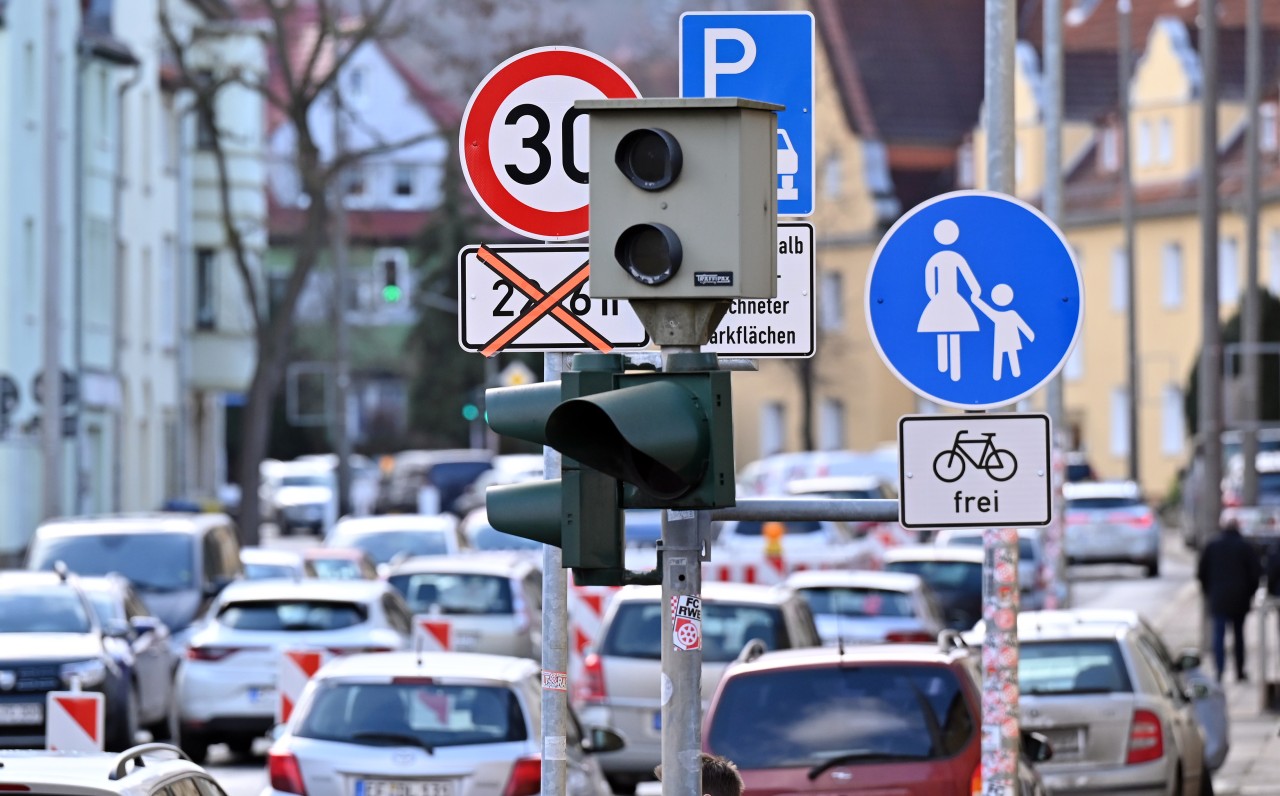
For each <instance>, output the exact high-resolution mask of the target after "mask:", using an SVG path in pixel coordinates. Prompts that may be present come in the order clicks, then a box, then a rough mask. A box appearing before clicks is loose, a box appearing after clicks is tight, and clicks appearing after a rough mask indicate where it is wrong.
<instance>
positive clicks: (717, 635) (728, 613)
mask: <svg viewBox="0 0 1280 796" xmlns="http://www.w3.org/2000/svg"><path fill="white" fill-rule="evenodd" d="M662 616H663V612H662V606H661V605H659V604H658V603H651V602H642V601H639V600H635V601H630V602H625V603H623V604H621V605H619V606H618V612H617V613H616V614H615V615H614V617H613V620H612V621H611V622H610V624H609V630H608V631H607V633H606V635H605V638H604V643H603V644H602V645H601V648H600V649H601V652H602V654H604V655H615V656H618V657H622V658H645V659H649V660H655V661H656V660H659V659H661V658H662ZM781 628H782V615H781V613H780V612H779V611H778V609H777V608H776V607H773V606H764V605H733V604H728V603H711V602H707V601H705V600H704V601H703V603H702V660H703V661H706V662H716V663H726V662H728V661H731V660H733V659H734V658H736V657H738V653H739V652H741V651H742V647H743V645H745V644H746V643H747V642H748V641H750V640H751V639H753V638H758V639H760V640H761V641H763V642H764V644H765V647H766V648H768V649H779V648H781V647H784V646H788V643H787V641H786V640H785V638H783V639H780V638H779V636H780V635H782V634H781V632H780V631H781Z"/></svg>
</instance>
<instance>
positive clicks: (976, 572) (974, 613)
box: [884, 545, 983, 630]
mask: <svg viewBox="0 0 1280 796" xmlns="http://www.w3.org/2000/svg"><path fill="white" fill-rule="evenodd" d="M982 555H983V554H982V548H975V547H940V546H938V545H904V546H902V547H895V548H893V549H891V550H887V551H886V552H885V554H884V568H885V571H887V572H905V573H907V574H909V575H918V576H920V579H921V580H923V581H924V582H925V584H927V585H928V586H929V589H930V590H931V591H932V592H933V594H934V596H935V597H936V598H937V600H938V603H939V604H940V605H941V606H942V614H943V616H944V617H945V618H946V622H947V627H948V628H951V629H953V630H967V629H968V628H971V627H973V625H974V623H975V622H977V621H978V620H979V619H981V618H982V563H983V562H982Z"/></svg>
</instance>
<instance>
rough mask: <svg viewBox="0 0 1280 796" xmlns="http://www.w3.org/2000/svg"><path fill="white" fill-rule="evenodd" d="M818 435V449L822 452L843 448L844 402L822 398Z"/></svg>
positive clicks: (837, 399)
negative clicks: (819, 437)
mask: <svg viewBox="0 0 1280 796" xmlns="http://www.w3.org/2000/svg"><path fill="white" fill-rule="evenodd" d="M819 411H820V412H821V419H820V420H819V426H818V433H819V434H820V435H821V439H820V441H819V443H818V447H819V448H821V449H822V450H824V451H838V450H842V449H843V448H844V401H841V400H840V399H839V398H823V399H822V408H821V409H820V410H819Z"/></svg>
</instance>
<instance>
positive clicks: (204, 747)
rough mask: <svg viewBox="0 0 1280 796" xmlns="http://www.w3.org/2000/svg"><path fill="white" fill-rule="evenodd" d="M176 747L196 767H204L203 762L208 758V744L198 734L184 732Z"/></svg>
mask: <svg viewBox="0 0 1280 796" xmlns="http://www.w3.org/2000/svg"><path fill="white" fill-rule="evenodd" d="M178 746H179V748H181V749H182V751H183V752H185V753H186V755H187V757H189V758H191V762H192V763H195V764H196V765H197V766H202V765H204V761H205V760H207V759H208V758H209V742H208V741H207V740H205V738H204V736H203V735H200V734H199V733H195V732H190V731H187V732H184V733H183V734H182V742H181V743H180V744H178Z"/></svg>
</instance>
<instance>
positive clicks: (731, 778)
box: [653, 752, 744, 796]
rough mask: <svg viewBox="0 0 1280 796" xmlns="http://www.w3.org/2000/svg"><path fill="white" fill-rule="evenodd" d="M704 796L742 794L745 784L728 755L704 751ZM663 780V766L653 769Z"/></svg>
mask: <svg viewBox="0 0 1280 796" xmlns="http://www.w3.org/2000/svg"><path fill="white" fill-rule="evenodd" d="M701 754H702V796H742V790H743V788H744V785H743V784H742V775H741V774H739V773H738V767H737V766H735V765H734V764H733V761H732V760H730V759H729V758H727V757H721V756H720V755H713V754H708V753H706V752H702V753H701ZM653 775H654V776H655V777H657V778H658V781H659V782H661V781H662V766H661V765H659V766H657V767H656V768H654V769H653Z"/></svg>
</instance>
